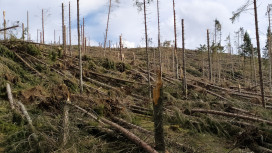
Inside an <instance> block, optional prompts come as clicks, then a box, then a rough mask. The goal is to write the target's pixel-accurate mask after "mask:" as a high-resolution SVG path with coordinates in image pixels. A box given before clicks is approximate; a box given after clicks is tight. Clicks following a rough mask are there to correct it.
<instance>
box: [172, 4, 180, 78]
mask: <svg viewBox="0 0 272 153" xmlns="http://www.w3.org/2000/svg"><path fill="white" fill-rule="evenodd" d="M173 13H174V35H175V49H174V53H175V62H176V79H178V78H179V73H178V71H179V70H178V66H179V63H178V53H177V25H176V10H175V0H173Z"/></svg>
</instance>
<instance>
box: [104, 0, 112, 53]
mask: <svg viewBox="0 0 272 153" xmlns="http://www.w3.org/2000/svg"><path fill="white" fill-rule="evenodd" d="M110 13H111V0H109V11H108V19H107V28H106V35H105V40H104V57H105V56H106V55H105V51H106V47H107V39H108V30H109V22H110Z"/></svg>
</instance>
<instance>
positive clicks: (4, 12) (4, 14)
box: [3, 11, 7, 40]
mask: <svg viewBox="0 0 272 153" xmlns="http://www.w3.org/2000/svg"><path fill="white" fill-rule="evenodd" d="M3 18H4V29H6V28H7V23H6V11H3ZM6 39H7V31H6V30H4V40H6Z"/></svg>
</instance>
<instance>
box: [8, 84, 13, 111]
mask: <svg viewBox="0 0 272 153" xmlns="http://www.w3.org/2000/svg"><path fill="white" fill-rule="evenodd" d="M7 94H8V99H9V104H10V107H11V110H14V109H15V107H14V101H13V97H12V93H11V88H10V85H9V83H7Z"/></svg>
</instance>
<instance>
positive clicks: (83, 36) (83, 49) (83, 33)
mask: <svg viewBox="0 0 272 153" xmlns="http://www.w3.org/2000/svg"><path fill="white" fill-rule="evenodd" d="M82 27H83V31H82V52H83V53H84V54H85V47H84V46H85V41H84V38H85V19H84V18H83V25H82Z"/></svg>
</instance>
